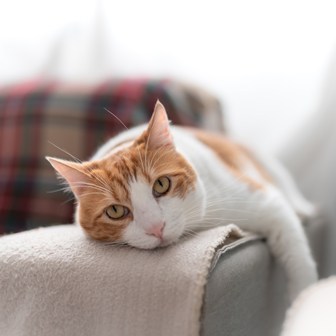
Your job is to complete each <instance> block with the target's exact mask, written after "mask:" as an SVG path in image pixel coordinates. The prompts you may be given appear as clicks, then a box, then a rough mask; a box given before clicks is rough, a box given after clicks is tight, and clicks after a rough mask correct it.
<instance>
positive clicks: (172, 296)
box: [0, 224, 247, 336]
mask: <svg viewBox="0 0 336 336" xmlns="http://www.w3.org/2000/svg"><path fill="white" fill-rule="evenodd" d="M242 237H245V238H244V239H246V237H247V236H246V235H245V234H243V233H242V232H241V231H240V230H239V229H238V228H237V227H236V226H234V225H232V224H231V225H228V226H222V227H218V228H215V229H211V230H208V231H204V232H201V233H200V234H198V235H195V236H194V237H191V238H188V239H185V240H182V241H180V242H179V243H178V244H176V245H173V246H170V247H167V248H161V249H157V250H151V251H144V250H137V249H134V248H131V247H116V246H108V245H106V244H103V243H99V242H94V241H91V240H89V239H88V238H86V237H85V236H84V234H83V233H82V231H81V230H80V229H79V228H78V227H76V226H74V225H68V226H54V227H49V228H44V229H37V230H32V231H27V232H22V233H19V234H15V235H9V236H4V237H2V238H0V335H2V336H21V335H22V336H23V335H34V336H45V335H48V336H65V335H71V336H86V335H87V336H95V335H97V336H105V335H106V336H111V335H112V336H113V335H116V336H123V335H127V336H133V335H140V336H142V335H146V336H151V335H153V336H154V335H155V336H158V335H162V336H171V335H176V336H179V335H181V336H182V335H183V336H185V335H190V336H194V335H199V331H200V318H201V308H202V301H203V294H204V290H205V285H206V281H207V277H208V274H209V272H210V270H211V268H212V267H214V265H213V264H212V263H215V262H216V260H217V259H218V255H219V254H221V253H223V248H224V247H225V245H227V244H232V243H233V244H234V242H236V241H237V240H239V239H241V238H242Z"/></svg>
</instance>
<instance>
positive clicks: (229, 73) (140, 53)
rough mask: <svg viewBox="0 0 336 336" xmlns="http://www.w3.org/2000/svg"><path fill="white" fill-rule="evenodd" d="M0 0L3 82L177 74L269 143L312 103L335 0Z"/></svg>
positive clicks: (326, 54) (335, 30) (332, 28)
mask: <svg viewBox="0 0 336 336" xmlns="http://www.w3.org/2000/svg"><path fill="white" fill-rule="evenodd" d="M1 1H3V0H0V50H1V53H0V80H1V78H2V82H8V81H16V80H19V79H21V78H22V77H23V78H27V77H31V76H34V75H36V74H49V75H53V76H57V77H61V78H64V79H71V80H91V81H96V80H100V79H102V78H104V77H105V76H108V75H112V76H117V75H118V76H120V75H121V76H122V75H128V76H134V75H155V76H169V77H172V76H173V77H177V78H179V79H183V80H187V81H192V82H196V83H198V84H200V85H202V86H205V87H208V88H209V89H210V90H212V91H213V92H215V93H216V94H217V95H218V96H219V97H220V98H221V99H222V101H223V103H224V105H225V107H226V111H227V114H228V117H229V120H230V123H231V125H232V129H233V131H234V133H235V134H236V135H238V136H239V137H242V138H244V139H245V140H246V141H249V142H252V143H255V144H258V145H259V146H261V147H263V148H265V149H270V150H275V149H277V148H278V147H279V146H280V145H281V143H282V142H283V141H284V139H285V138H286V137H287V136H288V134H291V133H293V132H295V129H296V128H297V126H298V125H299V124H301V123H302V121H303V119H304V118H306V117H307V116H308V115H309V113H311V112H312V111H314V108H315V107H316V105H317V103H318V98H319V93H320V89H321V83H322V81H323V78H324V76H325V75H326V72H327V66H328V63H329V61H330V60H331V57H332V51H333V50H334V46H335V42H336V20H335V15H334V14H335V9H336V3H335V2H334V1H326V0H314V1H301V0H292V1H289V0H283V1H270V0H256V1H251V0H234V1H213V0H207V1H204V0H203V1H195V0H194V1H191V0H184V1H183V0H179V1H178V0H171V1H169V2H168V1H155V0H145V1H139V0H138V1H136V0H133V1H131V0H122V1H110V0H105V1H98V0H96V1H95V0H90V1H80V0H72V1H70V0H58V1H57V2H56V1H53V2H51V1H49V2H48V1H46V0H44V1H43V0H30V1H24V0H11V1H10V2H7V1H4V2H1Z"/></svg>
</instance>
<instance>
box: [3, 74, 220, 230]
mask: <svg viewBox="0 0 336 336" xmlns="http://www.w3.org/2000/svg"><path fill="white" fill-rule="evenodd" d="M157 99H160V100H161V101H162V102H163V103H164V104H165V106H166V107H167V110H168V112H169V117H170V119H171V120H172V121H173V123H174V124H180V125H187V126H198V127H207V128H212V129H215V130H218V131H222V130H223V121H222V114H221V111H220V106H219V104H218V102H217V100H216V99H214V98H213V97H212V96H211V95H209V94H207V93H204V91H200V90H199V89H195V88H190V87H186V86H185V85H182V84H180V83H176V82H173V81H168V80H155V81H153V80H114V81H108V82H105V83H102V84H101V85H97V86H94V87H93V86H91V87H90V86H83V85H82V86H80V85H76V86H74V85H65V84H61V83H50V82H49V83H42V82H30V83H26V84H22V85H17V86H13V87H9V88H2V89H0V234H3V233H8V232H18V231H22V230H26V229H30V228H35V227H38V226H48V225H52V224H55V223H69V222H72V220H73V219H72V214H73V202H72V200H71V198H70V201H67V199H69V195H65V194H64V193H62V192H61V191H57V189H59V188H60V184H59V182H58V181H57V179H56V176H55V172H54V171H53V169H52V168H51V167H50V165H49V163H48V162H47V161H46V160H45V159H44V157H45V156H47V155H49V156H55V157H62V158H67V159H72V158H71V157H70V156H68V155H66V154H65V153H64V152H62V151H61V150H59V149H58V148H57V147H55V146H54V145H52V144H55V145H56V146H58V147H60V148H62V149H64V150H65V151H67V152H69V153H71V154H72V155H74V156H76V157H77V158H79V159H81V160H86V159H88V158H89V157H90V156H91V155H92V154H93V153H94V152H95V150H96V149H97V148H98V147H99V146H101V145H102V144H103V143H104V142H105V141H107V140H108V139H109V138H110V137H112V136H113V135H115V134H117V133H118V132H120V131H123V130H124V127H123V125H122V124H121V123H120V122H119V121H118V120H116V118H114V117H113V116H112V115H111V114H109V113H108V112H107V111H106V109H107V110H109V111H111V112H113V113H114V114H115V115H116V116H117V117H118V118H119V119H120V120H121V121H122V122H123V123H124V124H125V125H126V126H127V127H128V128H130V127H132V126H135V125H138V124H141V123H145V122H147V121H148V120H149V118H150V115H151V113H152V110H153V107H154V104H155V102H156V100H157Z"/></svg>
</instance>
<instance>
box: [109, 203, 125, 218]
mask: <svg viewBox="0 0 336 336" xmlns="http://www.w3.org/2000/svg"><path fill="white" fill-rule="evenodd" d="M105 213H106V215H107V217H109V218H111V219H122V218H124V217H126V216H127V215H128V214H129V210H128V208H126V207H124V206H123V205H119V204H113V205H110V206H109V207H108V208H107V209H106V210H105Z"/></svg>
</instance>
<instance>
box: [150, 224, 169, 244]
mask: <svg viewBox="0 0 336 336" xmlns="http://www.w3.org/2000/svg"><path fill="white" fill-rule="evenodd" d="M164 226H165V223H160V224H156V225H153V226H152V227H151V228H149V229H147V230H146V233H147V234H148V235H150V236H154V237H157V238H159V239H161V240H162V239H163V238H162V235H163V228H164Z"/></svg>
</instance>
